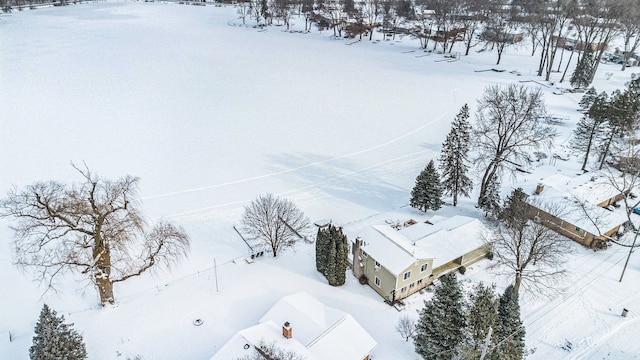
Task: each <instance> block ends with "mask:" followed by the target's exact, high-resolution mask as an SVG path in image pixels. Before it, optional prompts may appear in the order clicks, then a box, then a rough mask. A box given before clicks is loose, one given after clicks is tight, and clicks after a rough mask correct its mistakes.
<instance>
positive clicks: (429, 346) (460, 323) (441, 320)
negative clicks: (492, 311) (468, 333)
mask: <svg viewBox="0 0 640 360" xmlns="http://www.w3.org/2000/svg"><path fill="white" fill-rule="evenodd" d="M465 326H466V323H465V316H464V314H463V298H462V291H461V290H460V285H459V284H458V280H457V279H456V275H455V274H448V275H444V276H442V277H440V285H439V286H437V287H436V290H435V293H434V294H433V298H432V299H431V301H425V305H424V307H423V308H422V310H421V311H420V318H419V319H418V323H417V325H416V335H415V337H414V345H415V349H416V352H417V353H418V354H419V355H420V356H422V358H423V359H433V360H441V359H442V360H444V359H447V360H449V359H452V358H455V357H456V356H457V354H458V352H459V350H460V349H459V347H460V345H461V344H462V341H463V339H464V328H465Z"/></svg>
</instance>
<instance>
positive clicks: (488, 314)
mask: <svg viewBox="0 0 640 360" xmlns="http://www.w3.org/2000/svg"><path fill="white" fill-rule="evenodd" d="M465 314H466V318H467V329H466V330H467V331H466V333H467V336H466V340H465V344H464V346H463V347H462V349H463V350H462V351H463V358H465V359H479V358H480V355H481V354H482V350H483V349H484V347H485V341H486V338H487V337H488V336H489V331H490V330H489V329H490V328H493V327H494V326H495V322H496V319H497V317H498V299H497V297H496V295H495V285H491V286H485V285H484V284H483V283H479V284H477V285H476V286H475V287H474V288H473V291H472V292H471V294H470V295H469V306H468V307H467V309H466V311H465Z"/></svg>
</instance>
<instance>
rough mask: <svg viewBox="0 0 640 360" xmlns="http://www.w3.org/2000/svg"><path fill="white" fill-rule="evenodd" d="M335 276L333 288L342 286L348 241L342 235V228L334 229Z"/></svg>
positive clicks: (344, 277) (345, 269)
mask: <svg viewBox="0 0 640 360" xmlns="http://www.w3.org/2000/svg"><path fill="white" fill-rule="evenodd" d="M335 238H336V274H335V283H334V284H330V285H333V286H340V285H344V283H345V282H346V280H347V265H348V261H349V260H348V257H349V240H347V236H346V235H344V234H343V233H342V228H336V236H335Z"/></svg>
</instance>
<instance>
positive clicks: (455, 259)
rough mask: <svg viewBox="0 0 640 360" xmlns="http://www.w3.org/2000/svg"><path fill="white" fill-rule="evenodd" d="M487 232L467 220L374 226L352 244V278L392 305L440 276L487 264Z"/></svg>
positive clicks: (482, 226)
mask: <svg viewBox="0 0 640 360" xmlns="http://www.w3.org/2000/svg"><path fill="white" fill-rule="evenodd" d="M486 232H487V229H486V228H485V226H484V225H483V224H482V223H481V222H480V221H479V220H478V219H474V218H470V217H466V216H454V217H451V218H446V219H444V218H440V219H439V221H438V219H432V220H431V222H430V223H414V224H412V225H409V226H406V227H399V228H398V227H393V226H391V225H389V224H384V225H373V226H371V227H369V228H367V229H366V230H365V231H363V232H362V233H361V234H360V236H358V237H357V238H356V239H355V241H354V243H353V244H352V253H353V266H352V270H353V274H354V276H356V277H357V278H359V279H363V280H365V281H366V282H367V283H368V284H369V286H371V288H373V289H374V290H375V291H376V292H377V293H378V294H380V296H382V297H383V298H384V299H385V301H387V302H390V303H395V302H396V301H398V300H401V299H404V298H406V297H407V296H409V295H411V294H413V293H415V292H417V291H419V290H421V289H423V288H425V287H426V286H428V285H430V284H431V283H432V282H433V281H434V280H436V279H437V278H438V277H440V276H441V275H444V274H446V273H449V272H452V271H455V270H456V269H458V268H460V267H462V266H468V265H471V264H473V263H474V262H476V261H478V260H480V259H482V258H485V257H486V256H487V255H488V254H489V253H490V252H491V245H490V244H487V242H486V241H485V240H484V234H485V233H486Z"/></svg>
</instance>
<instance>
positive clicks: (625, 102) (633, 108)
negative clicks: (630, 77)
mask: <svg viewBox="0 0 640 360" xmlns="http://www.w3.org/2000/svg"><path fill="white" fill-rule="evenodd" d="M639 110H640V100H639V99H638V95H637V92H636V91H635V89H634V88H631V87H628V88H627V89H625V91H623V92H621V91H620V90H616V91H615V92H614V93H613V95H612V96H611V99H610V101H609V106H607V107H605V108H604V110H603V111H604V112H605V114H606V115H607V123H606V130H605V133H606V136H605V137H604V139H603V141H602V143H601V144H600V149H601V155H600V168H601V169H602V167H603V166H604V163H605V161H606V159H607V156H608V155H609V153H610V152H611V149H612V146H615V145H617V144H619V143H620V142H621V141H622V140H623V139H624V138H625V137H627V136H628V135H630V134H631V133H632V132H633V128H634V127H635V126H637V123H638V112H639Z"/></svg>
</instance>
